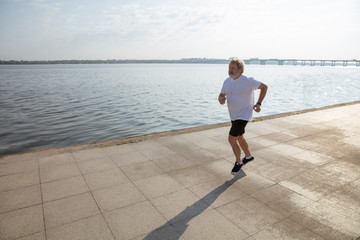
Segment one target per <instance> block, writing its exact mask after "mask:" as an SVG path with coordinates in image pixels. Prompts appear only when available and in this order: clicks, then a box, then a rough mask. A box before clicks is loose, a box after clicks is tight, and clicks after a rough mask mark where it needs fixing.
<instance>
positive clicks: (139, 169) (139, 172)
mask: <svg viewBox="0 0 360 240" xmlns="http://www.w3.org/2000/svg"><path fill="white" fill-rule="evenodd" d="M121 170H122V171H123V172H124V173H125V174H126V176H127V177H128V178H129V179H130V180H131V181H136V180H139V179H143V178H148V177H153V176H157V175H162V174H163V173H164V171H163V170H161V168H159V167H158V166H156V165H155V164H154V163H153V162H152V161H149V162H144V163H138V164H133V165H129V166H123V167H121Z"/></svg>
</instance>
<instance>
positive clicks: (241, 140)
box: [238, 135, 254, 165]
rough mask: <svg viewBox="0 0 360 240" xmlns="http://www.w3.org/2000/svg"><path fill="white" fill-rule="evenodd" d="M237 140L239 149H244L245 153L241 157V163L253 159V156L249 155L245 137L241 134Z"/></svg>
mask: <svg viewBox="0 0 360 240" xmlns="http://www.w3.org/2000/svg"><path fill="white" fill-rule="evenodd" d="M238 140H239V144H240V147H241V149H242V150H243V151H244V153H245V157H244V158H243V159H242V161H241V163H242V164H243V165H245V164H247V163H248V162H250V161H252V160H254V157H253V156H251V153H250V151H249V145H248V144H247V142H246V140H245V138H244V136H243V135H241V136H239V138H238Z"/></svg>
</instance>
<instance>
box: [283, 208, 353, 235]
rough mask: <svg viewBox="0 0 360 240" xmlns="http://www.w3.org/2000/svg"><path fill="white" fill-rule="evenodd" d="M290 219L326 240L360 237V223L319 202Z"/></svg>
mask: <svg viewBox="0 0 360 240" xmlns="http://www.w3.org/2000/svg"><path fill="white" fill-rule="evenodd" d="M290 219H291V220H293V221H294V222H297V223H298V224H300V225H302V226H304V227H305V228H307V229H309V230H311V231H312V232H314V233H316V234H318V235H319V236H320V237H322V238H324V239H355V238H356V237H358V236H360V228H359V226H360V222H358V221H355V220H353V219H352V218H349V217H346V216H344V215H342V214H339V213H337V212H334V211H332V209H331V208H329V207H327V206H324V205H321V204H319V203H317V202H315V203H313V204H311V205H310V206H308V207H306V208H304V209H303V210H301V211H299V212H296V213H294V214H293V215H291V216H290Z"/></svg>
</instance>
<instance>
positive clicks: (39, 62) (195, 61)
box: [0, 58, 360, 66]
mask: <svg viewBox="0 0 360 240" xmlns="http://www.w3.org/2000/svg"><path fill="white" fill-rule="evenodd" d="M229 60H230V59H218V58H182V59H177V60H166V59H153V60H145V59H108V60H76V59H73V60H34V61H25V60H0V65H46V64H48V65H51V64H228V63H229ZM244 62H245V64H257V65H294V66H295V65H302V66H305V65H310V66H315V65H319V66H347V65H348V64H350V65H354V66H360V60H357V59H345V60H340V59H327V60H326V59H277V58H271V59H259V58H250V59H244Z"/></svg>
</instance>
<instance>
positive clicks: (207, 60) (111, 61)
mask: <svg viewBox="0 0 360 240" xmlns="http://www.w3.org/2000/svg"><path fill="white" fill-rule="evenodd" d="M228 62H229V60H227V59H212V58H182V59H179V60H136V59H135V60H131V59H119V60H116V59H109V60H49V61H46V60H42V61H24V60H20V61H17V60H9V61H7V60H0V64H116V63H214V64H215V63H216V64H219V63H228Z"/></svg>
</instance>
